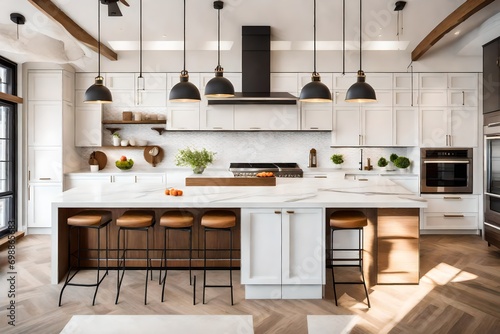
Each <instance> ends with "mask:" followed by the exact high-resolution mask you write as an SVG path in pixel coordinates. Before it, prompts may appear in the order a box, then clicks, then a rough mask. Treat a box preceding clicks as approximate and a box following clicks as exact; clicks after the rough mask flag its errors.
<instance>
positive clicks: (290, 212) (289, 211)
mask: <svg viewBox="0 0 500 334" xmlns="http://www.w3.org/2000/svg"><path fill="white" fill-rule="evenodd" d="M286 213H288V214H289V215H293V214H294V213H295V211H293V210H287V211H286Z"/></svg>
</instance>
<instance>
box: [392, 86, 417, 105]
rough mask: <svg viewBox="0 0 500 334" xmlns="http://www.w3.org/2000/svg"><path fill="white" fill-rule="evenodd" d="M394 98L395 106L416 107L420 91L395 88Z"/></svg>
mask: <svg viewBox="0 0 500 334" xmlns="http://www.w3.org/2000/svg"><path fill="white" fill-rule="evenodd" d="M393 99H394V100H393V105H394V106H395V107H414V106H415V107H416V106H417V105H418V92H416V91H412V90H394V91H393Z"/></svg>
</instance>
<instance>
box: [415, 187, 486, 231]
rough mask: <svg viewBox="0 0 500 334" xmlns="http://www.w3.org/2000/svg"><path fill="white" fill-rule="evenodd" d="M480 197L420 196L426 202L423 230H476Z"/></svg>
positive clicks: (451, 195)
mask: <svg viewBox="0 0 500 334" xmlns="http://www.w3.org/2000/svg"><path fill="white" fill-rule="evenodd" d="M479 196H480V195H462V194H456V195H455V194H447V195H425V194H424V195H422V197H424V198H425V199H426V200H427V208H425V209H424V219H423V224H422V229H423V230H478V229H479Z"/></svg>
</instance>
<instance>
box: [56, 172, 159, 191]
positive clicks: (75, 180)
mask: <svg viewBox="0 0 500 334" xmlns="http://www.w3.org/2000/svg"><path fill="white" fill-rule="evenodd" d="M165 180H166V177H165V173H156V172H152V173H133V171H128V172H126V173H122V172H117V173H109V172H104V173H103V172H98V173H70V174H67V175H65V177H64V182H65V190H68V189H71V188H75V187H80V186H86V187H88V186H91V185H97V184H103V183H104V184H105V183H143V184H145V183H149V184H156V185H161V184H164V183H165Z"/></svg>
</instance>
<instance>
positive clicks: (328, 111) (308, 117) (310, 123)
mask: <svg viewBox="0 0 500 334" xmlns="http://www.w3.org/2000/svg"><path fill="white" fill-rule="evenodd" d="M332 122H333V112H332V104H331V103H301V130H332V128H333V124H332Z"/></svg>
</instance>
